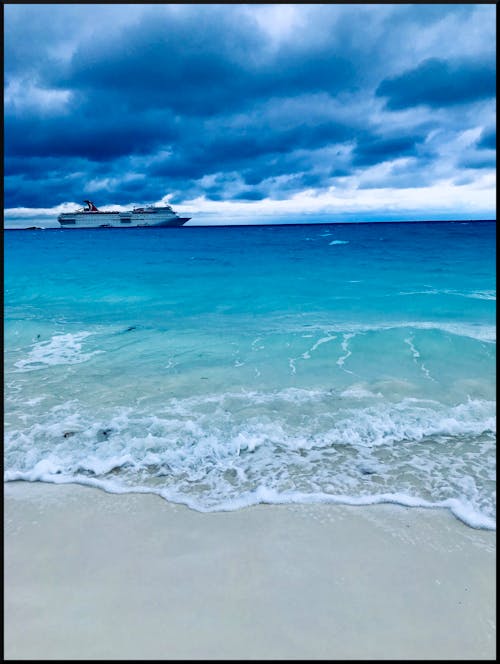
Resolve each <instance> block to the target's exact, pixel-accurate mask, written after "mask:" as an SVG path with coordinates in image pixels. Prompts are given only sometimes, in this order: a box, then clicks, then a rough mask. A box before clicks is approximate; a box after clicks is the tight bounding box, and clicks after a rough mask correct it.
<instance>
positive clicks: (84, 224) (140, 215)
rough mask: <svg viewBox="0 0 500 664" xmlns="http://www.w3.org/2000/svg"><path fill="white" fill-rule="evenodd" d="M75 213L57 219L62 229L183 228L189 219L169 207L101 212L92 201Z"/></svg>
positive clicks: (150, 206)
mask: <svg viewBox="0 0 500 664" xmlns="http://www.w3.org/2000/svg"><path fill="white" fill-rule="evenodd" d="M83 202H84V203H86V204H87V206H86V207H84V208H81V209H79V210H76V211H75V212H63V213H61V214H60V215H59V216H58V217H57V221H58V222H59V223H60V224H61V226H62V228H132V227H133V228H138V227H146V226H151V227H155V228H158V227H160V226H183V225H184V224H185V223H186V221H189V219H190V218H191V217H179V215H178V214H177V213H176V212H174V210H172V208H171V207H170V205H164V206H162V207H155V206H153V205H149V206H147V207H136V208H133V209H132V210H127V211H126V212H118V211H111V212H101V210H99V209H98V208H97V207H96V206H95V205H94V203H93V202H92V201H83Z"/></svg>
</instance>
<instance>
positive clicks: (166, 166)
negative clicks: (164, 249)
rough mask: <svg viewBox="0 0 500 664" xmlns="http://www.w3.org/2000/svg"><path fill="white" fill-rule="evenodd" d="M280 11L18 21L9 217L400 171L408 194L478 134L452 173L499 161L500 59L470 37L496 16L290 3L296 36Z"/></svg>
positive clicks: (95, 14)
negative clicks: (383, 167) (20, 210)
mask: <svg viewBox="0 0 500 664" xmlns="http://www.w3.org/2000/svg"><path fill="white" fill-rule="evenodd" d="M272 9H273V7H272V6H266V5H259V6H255V7H252V6H249V5H230V6H220V5H199V6H188V5H185V6H179V5H168V4H167V5H144V6H142V5H123V6H118V7H117V6H113V5H92V6H86V5H80V6H79V5H53V6H51V5H40V6H34V5H31V6H22V5H19V6H15V5H10V6H7V8H6V21H5V23H6V31H5V85H6V90H5V124H4V134H5V156H6V160H5V175H6V177H5V206H6V207H16V206H23V207H29V206H42V205H43V206H45V207H46V206H48V205H56V204H59V203H62V202H64V201H72V200H74V201H80V200H82V199H83V198H84V197H86V196H89V197H94V198H96V200H98V201H99V203H100V204H102V205H105V204H110V203H114V204H120V203H121V204H127V203H130V202H131V201H137V202H153V201H157V200H159V199H160V198H161V197H163V196H164V195H166V194H167V193H172V194H173V195H174V197H175V198H176V200H180V201H182V200H189V199H192V198H197V197H199V196H205V197H206V198H207V199H212V200H240V201H257V200H261V199H263V198H266V197H269V198H273V199H276V200H282V199H283V198H286V197H289V196H291V195H292V194H294V193H296V192H300V191H304V190H309V189H314V190H316V191H318V192H320V191H322V190H325V189H327V188H328V187H329V186H331V185H332V184H335V185H338V184H339V183H338V178H349V177H356V178H357V177H359V176H360V174H362V173H364V172H365V171H366V170H369V169H370V168H372V167H374V166H376V165H377V164H381V163H385V162H391V161H395V160H398V159H400V158H402V157H405V158H407V159H408V158H410V159H411V160H412V161H411V172H410V171H408V172H405V173H401V174H397V173H396V174H395V176H394V178H393V180H392V182H393V183H394V186H407V184H405V182H406V180H405V178H411V179H412V182H413V185H414V186H418V184H419V183H426V182H428V180H429V178H430V177H432V175H430V174H429V173H430V172H431V171H432V168H431V166H432V164H436V163H437V160H439V159H443V158H444V157H442V156H440V155H441V154H442V153H443V154H444V153H445V152H446V151H443V150H441V144H440V141H446V142H449V141H450V137H451V139H453V137H456V138H457V139H458V137H459V136H460V135H461V133H462V132H464V131H466V130H467V129H470V128H477V127H478V126H480V127H482V128H483V133H482V134H481V136H480V138H479V139H478V140H477V145H476V148H477V150H476V152H473V151H470V152H468V153H467V155H465V156H462V162H460V159H458V158H455V157H454V156H451V157H449V160H450V163H452V161H453V160H454V161H453V164H454V166H453V167H454V168H455V167H456V168H461V167H463V168H476V169H478V168H483V167H480V166H468V165H466V164H471V163H473V162H474V160H475V162H474V163H477V164H479V163H490V162H491V156H490V155H487V156H486V157H485V156H484V155H483V157H482V159H480V158H479V157H477V156H476V154H477V153H478V152H479V151H481V150H488V149H495V147H494V144H495V134H494V130H493V129H492V126H493V120H492V117H493V113H494V111H493V104H494V100H493V99H491V97H494V95H495V81H494V44H493V46H491V45H488V44H487V47H484V43H483V42H484V41H485V40H483V41H481V40H479V39H477V38H472V37H470V36H469V33H468V32H467V28H468V26H469V25H470V24H471V23H473V22H474V21H476V24H477V25H480V26H481V25H483V23H484V25H486V23H485V21H486V20H487V18H488V16H490V14H488V12H487V11H485V8H481V7H479V8H478V7H475V6H455V5H449V6H447V5H440V6H433V7H431V6H429V7H426V11H423V8H421V7H413V6H411V5H407V6H401V7H398V6H385V5H384V6H378V7H370V6H362V5H360V6H357V5H352V6H351V5H346V6H335V5H332V6H328V5H311V6H309V5H291V6H290V8H289V9H290V10H291V11H292V13H293V12H295V13H296V17H295V21H296V22H295V24H294V26H293V27H292V29H289V30H288V32H287V27H286V20H287V19H286V16H285V14H283V16H284V18H282V17H281V14H280V12H285V10H286V9H287V8H286V6H284V7H282V8H281V10H280V9H279V7H276V8H275V10H276V11H275V14H269V16H268V15H267V14H266V13H265V12H267V11H270V10H272ZM486 9H487V8H486ZM491 15H492V14H491ZM266 17H267V18H266ZM483 17H484V18H483ZM490 17H491V16H490ZM280 21H283V25H280V24H279V23H280ZM274 22H277V23H278V25H277V26H275V25H273V23H274ZM482 22H483V23H482ZM448 25H449V26H451V27H450V30H447V26H448ZM457 30H458V33H459V34H458V35H457V34H455V33H456V31H457ZM452 31H453V34H454V35H455V36H454V37H453V39H452V38H451V37H449V38H448V41H447V42H446V43H445V44H443V40H442V39H441V38H440V36H439V35H441V34H442V35H445V36H446V35H447V34H448V32H449V33H450V34H451V32H452ZM420 34H422V35H425V38H423V40H422V43H426V40H427V42H428V43H429V46H428V47H427V48H424V47H422V48H420V49H419V48H416V45H417V46H418V37H419V35H420ZM474 34H475V33H474ZM460 36H461V38H462V43H461V49H460V53H459V54H458V55H457V52H456V48H455V42H456V40H457V39H458V38H459V37H460ZM474 39H475V41H474ZM488 99H490V101H489V102H488ZM478 101H480V102H481V103H482V104H483V105H482V106H481V107H480V109H479V111H478V112H477V113H476V112H475V109H476V107H475V106H474V103H475V102H478ZM488 103H489V104H490V105H489V106H487V104H488ZM458 104H468V105H469V106H468V108H469V107H470V109H471V110H470V113H469V114H467V113H465V114H463V115H462V116H460V117H459V118H458V119H457V116H456V115H453V107H456V106H457V105H458ZM485 104H486V106H485ZM429 108H432V109H440V110H439V112H440V113H441V115H440V116H439V118H435V117H433V116H429V115H428V114H427V115H426V113H427V110H426V109H429ZM478 108H479V107H478ZM405 109H408V110H405ZM400 110H405V113H406V115H405V119H404V122H403V124H401V121H399V120H397V119H396V120H394V121H393V115H394V114H395V115H396V116H397V111H400ZM395 112H396V113H395ZM479 116H480V117H479ZM436 130H440V132H441V133H439V132H438V133H436ZM440 136H442V138H440ZM488 160H489V162H488ZM460 164H462V166H460ZM424 169H425V171H424ZM366 181H369V178H368V179H367V180H366ZM359 186H360V187H363V186H366V185H363V184H360V185H359Z"/></svg>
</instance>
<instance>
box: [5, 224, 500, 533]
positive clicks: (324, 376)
mask: <svg viewBox="0 0 500 664" xmlns="http://www.w3.org/2000/svg"><path fill="white" fill-rule="evenodd" d="M4 236H5V323H4V325H5V419H6V425H5V438H6V442H5V479H6V480H16V479H25V480H41V481H49V482H67V481H72V482H80V483H86V484H92V485H95V486H100V487H102V488H105V489H106V490H109V491H117V492H122V491H131V490H134V491H137V490H138V491H146V492H155V493H159V494H160V495H162V496H164V497H165V498H167V499H168V500H172V501H177V502H182V503H186V504H188V505H189V506H191V507H192V508H194V509H198V510H219V509H237V508H239V507H241V506H244V505H248V504H252V503H256V502H308V501H321V502H345V503H353V504H366V503H371V502H385V501H391V502H399V503H402V504H407V505H424V506H429V507H431V506H435V507H447V508H449V509H451V510H452V511H453V513H454V514H455V515H456V516H457V517H459V518H460V519H462V520H463V521H465V522H466V523H468V524H469V525H472V526H476V527H484V528H493V527H494V524H495V432H496V422H495V409H496V403H495V380H496V375H495V352H496V343H495V340H496V334H495V309H496V282H495V224H494V223H483V222H481V223H478V222H471V223H464V222H454V223H429V224H420V223H419V224H383V225H382V224H360V225H354V224H345V225H330V226H324V225H321V226H319V225H318V226H298V227H293V226H282V227H280V226H275V227H246V228H238V227H229V228H228V227H226V228H180V229H158V230H151V229H147V230H143V229H127V230H126V231H109V230H108V231H107V230H88V231H72V230H46V231H35V232H23V231H9V232H6V233H5V235H4Z"/></svg>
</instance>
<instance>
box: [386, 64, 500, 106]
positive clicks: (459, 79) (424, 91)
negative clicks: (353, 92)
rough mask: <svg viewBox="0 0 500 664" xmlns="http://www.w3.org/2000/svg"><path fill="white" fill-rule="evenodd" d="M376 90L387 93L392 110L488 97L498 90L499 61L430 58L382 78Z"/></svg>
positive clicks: (451, 103) (448, 104) (467, 101)
mask: <svg viewBox="0 0 500 664" xmlns="http://www.w3.org/2000/svg"><path fill="white" fill-rule="evenodd" d="M376 94H377V96H379V97H387V102H386V103H387V108H389V109H391V110H397V109H401V108H408V107H411V106H418V105H419V104H426V105H428V106H431V107H440V106H451V105H453V104H464V103H469V102H473V101H477V100H479V99H487V98H490V97H494V96H495V94H496V74H495V65H494V62H491V61H469V60H465V61H464V60H461V61H460V60H456V61H446V60H440V59H439V58H428V59H426V60H424V61H423V62H421V63H420V64H419V65H418V66H417V67H415V68H414V69H410V70H407V71H405V72H403V73H402V74H400V75H399V76H394V77H392V78H387V79H385V80H384V81H382V83H381V84H380V85H379V86H378V88H377V90H376Z"/></svg>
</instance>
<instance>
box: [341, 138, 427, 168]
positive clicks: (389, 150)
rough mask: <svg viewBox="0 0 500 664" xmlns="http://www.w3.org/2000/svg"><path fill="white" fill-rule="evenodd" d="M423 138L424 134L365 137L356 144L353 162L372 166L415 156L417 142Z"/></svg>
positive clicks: (357, 164)
mask: <svg viewBox="0 0 500 664" xmlns="http://www.w3.org/2000/svg"><path fill="white" fill-rule="evenodd" d="M423 138H424V137H423V136H422V135H415V136H401V135H399V136H395V137H392V138H365V139H364V140H360V141H359V142H358V145H357V146H356V149H355V151H354V161H353V163H354V164H355V165H356V166H372V165H373V164H378V163H381V162H384V161H388V160H391V159H396V158H400V157H408V156H413V155H415V154H416V149H417V144H418V143H420V142H421V141H422V140H423Z"/></svg>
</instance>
